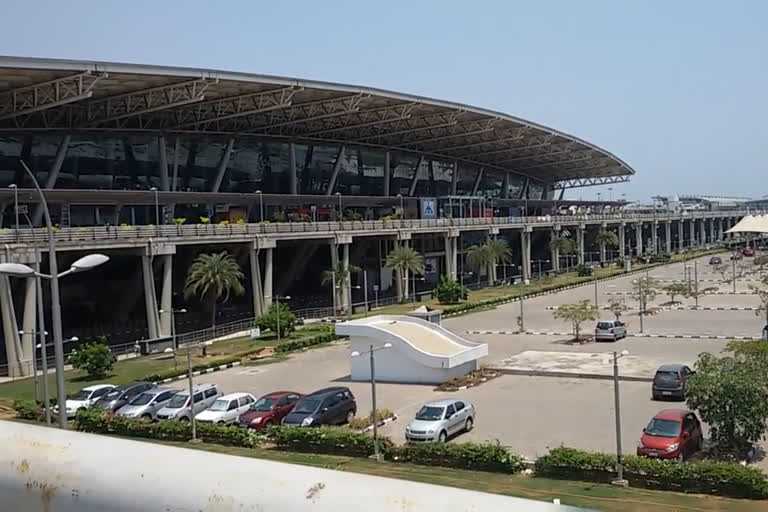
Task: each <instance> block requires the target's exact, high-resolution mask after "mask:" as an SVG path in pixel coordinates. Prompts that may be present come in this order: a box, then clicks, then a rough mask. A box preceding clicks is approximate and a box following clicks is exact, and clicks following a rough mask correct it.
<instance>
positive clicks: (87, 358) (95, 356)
mask: <svg viewBox="0 0 768 512" xmlns="http://www.w3.org/2000/svg"><path fill="white" fill-rule="evenodd" d="M105 341H106V339H105V338H102V339H101V342H98V343H86V344H84V345H81V346H80V347H78V349H77V351H76V352H72V354H71V355H70V356H69V363H70V364H71V365H72V367H73V368H75V369H77V370H85V372H86V373H87V374H88V378H89V379H101V378H104V377H106V375H107V373H109V372H111V371H112V367H113V366H114V364H115V361H116V358H115V356H114V354H112V351H111V350H109V347H108V346H107V344H106V343H105Z"/></svg>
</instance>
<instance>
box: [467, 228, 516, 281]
mask: <svg viewBox="0 0 768 512" xmlns="http://www.w3.org/2000/svg"><path fill="white" fill-rule="evenodd" d="M511 259H512V251H510V250H509V245H508V244H507V241H506V240H499V239H495V240H489V241H487V242H486V243H484V244H483V245H473V246H472V247H470V249H469V252H468V253H467V263H468V264H469V266H470V267H472V268H474V269H476V270H478V271H479V270H480V269H482V268H483V267H486V268H487V274H488V286H493V285H494V284H495V283H496V265H498V264H499V262H508V261H510V260H511ZM478 277H479V275H478Z"/></svg>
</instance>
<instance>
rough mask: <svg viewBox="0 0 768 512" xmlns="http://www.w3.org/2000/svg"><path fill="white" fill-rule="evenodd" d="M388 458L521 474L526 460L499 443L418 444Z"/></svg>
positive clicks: (407, 446)
mask: <svg viewBox="0 0 768 512" xmlns="http://www.w3.org/2000/svg"><path fill="white" fill-rule="evenodd" d="M388 458H390V459H392V460H396V461H398V462H412V463H414V464H423V465H425V466H442V467H447V468H458V469H470V470H475V471H492V472H495V473H509V474H514V473H519V472H520V471H522V469H523V458H522V457H520V456H519V455H514V454H512V453H510V452H509V451H508V450H507V449H506V448H504V447H503V446H501V444H499V442H498V441H496V442H493V443H418V444H407V445H404V446H399V447H397V448H395V449H394V450H393V451H391V452H390V453H389V455H388Z"/></svg>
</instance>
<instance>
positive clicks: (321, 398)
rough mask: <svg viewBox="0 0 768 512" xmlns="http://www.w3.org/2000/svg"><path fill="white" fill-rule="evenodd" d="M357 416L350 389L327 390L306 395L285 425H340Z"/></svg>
mask: <svg viewBox="0 0 768 512" xmlns="http://www.w3.org/2000/svg"><path fill="white" fill-rule="evenodd" d="M355 414H357V403H356V402H355V396H354V395H353V394H352V391H350V390H349V388H345V387H333V388H325V389H320V390H318V391H315V392H314V393H310V394H309V395H306V396H305V397H304V398H302V399H301V400H299V401H298V402H296V405H295V406H294V408H293V410H292V411H291V412H290V413H289V414H288V415H286V416H285V418H283V425H293V426H297V427H298V426H301V427H314V426H318V425H340V424H342V423H345V422H349V421H351V420H352V418H354V417H355Z"/></svg>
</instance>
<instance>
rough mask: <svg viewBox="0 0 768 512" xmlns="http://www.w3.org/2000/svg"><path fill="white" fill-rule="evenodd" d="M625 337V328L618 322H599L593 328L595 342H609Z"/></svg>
mask: <svg viewBox="0 0 768 512" xmlns="http://www.w3.org/2000/svg"><path fill="white" fill-rule="evenodd" d="M626 337H627V326H626V325H625V324H624V322H620V321H618V320H600V321H599V322H597V326H596V327H595V341H599V340H611V341H616V340H618V339H619V338H626Z"/></svg>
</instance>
